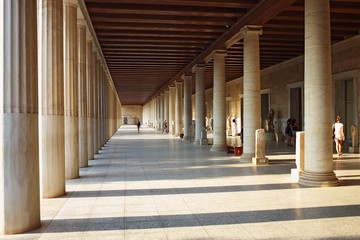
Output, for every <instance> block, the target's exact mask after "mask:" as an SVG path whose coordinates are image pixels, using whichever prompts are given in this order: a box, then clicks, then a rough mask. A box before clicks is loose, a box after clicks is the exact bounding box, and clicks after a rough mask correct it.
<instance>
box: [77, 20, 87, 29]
mask: <svg viewBox="0 0 360 240" xmlns="http://www.w3.org/2000/svg"><path fill="white" fill-rule="evenodd" d="M77 25H78V27H84V28H87V24H86V21H85V19H83V18H78V19H77Z"/></svg>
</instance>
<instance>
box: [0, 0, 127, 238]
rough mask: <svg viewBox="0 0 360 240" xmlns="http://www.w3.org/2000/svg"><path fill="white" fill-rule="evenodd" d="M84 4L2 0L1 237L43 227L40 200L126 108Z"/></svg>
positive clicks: (56, 190)
mask: <svg viewBox="0 0 360 240" xmlns="http://www.w3.org/2000/svg"><path fill="white" fill-rule="evenodd" d="M79 10H80V9H79V3H78V1H77V0H64V1H55V0H39V1H38V3H37V1H23V0H4V1H1V3H0V15H1V16H2V17H1V18H0V42H1V45H0V54H1V60H0V72H1V73H2V75H1V81H0V82H1V88H0V89H1V96H3V97H2V98H1V100H0V105H1V113H0V121H1V124H0V134H1V135H0V143H1V147H2V149H3V151H2V153H1V156H0V192H1V195H0V234H13V233H21V232H25V231H29V230H32V229H34V228H37V227H39V226H40V224H41V222H40V198H41V197H43V198H54V197H60V196H63V195H64V194H65V192H66V187H65V180H66V179H73V178H78V177H79V169H80V167H87V166H88V160H92V159H94V155H95V153H97V152H98V150H99V149H101V147H102V146H103V145H104V144H106V142H107V140H108V139H109V138H110V137H111V136H112V135H113V134H114V133H115V132H116V130H117V129H118V127H120V119H121V118H120V115H121V103H120V100H119V98H118V95H117V92H116V89H115V87H114V84H113V82H112V79H111V76H110V74H109V72H108V69H107V67H106V63H105V61H104V59H103V57H102V54H101V50H100V49H99V48H98V44H96V41H97V40H96V36H95V35H94V34H90V33H91V31H90V28H91V27H92V26H90V25H88V23H90V21H88V20H85V18H84V16H86V14H87V13H84V14H82V12H81V11H79Z"/></svg>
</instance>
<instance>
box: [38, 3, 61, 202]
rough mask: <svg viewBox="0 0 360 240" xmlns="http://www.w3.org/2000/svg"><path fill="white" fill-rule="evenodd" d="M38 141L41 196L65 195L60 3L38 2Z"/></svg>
mask: <svg viewBox="0 0 360 240" xmlns="http://www.w3.org/2000/svg"><path fill="white" fill-rule="evenodd" d="M41 8H42V11H41V14H42V15H41V18H40V19H41V20H40V21H41V25H40V26H41V30H40V34H41V37H40V38H39V42H40V47H39V55H40V58H41V60H40V67H39V69H40V74H39V76H40V79H39V93H40V98H39V107H40V117H39V121H40V123H39V126H40V130H39V132H40V133H39V134H40V135H39V136H40V138H39V140H40V162H41V187H42V196H43V197H44V198H52V197H60V196H63V195H64V194H65V123H64V65H63V64H64V51H63V48H64V46H63V34H64V33H63V2H62V1H55V0H53V1H51V0H50V1H49V0H42V1H41Z"/></svg>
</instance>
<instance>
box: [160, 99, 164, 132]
mask: <svg viewBox="0 0 360 240" xmlns="http://www.w3.org/2000/svg"><path fill="white" fill-rule="evenodd" d="M160 123H161V125H160V130H162V129H163V124H164V92H162V93H160Z"/></svg>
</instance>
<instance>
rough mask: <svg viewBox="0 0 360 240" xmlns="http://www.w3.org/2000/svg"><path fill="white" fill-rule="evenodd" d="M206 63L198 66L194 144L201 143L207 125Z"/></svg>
mask: <svg viewBox="0 0 360 240" xmlns="http://www.w3.org/2000/svg"><path fill="white" fill-rule="evenodd" d="M205 68H206V65H205V64H198V65H197V66H196V80H195V81H196V82H195V98H196V101H195V104H196V106H195V112H196V121H195V141H194V144H196V145H199V144H200V139H201V133H202V130H203V128H204V126H205Z"/></svg>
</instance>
